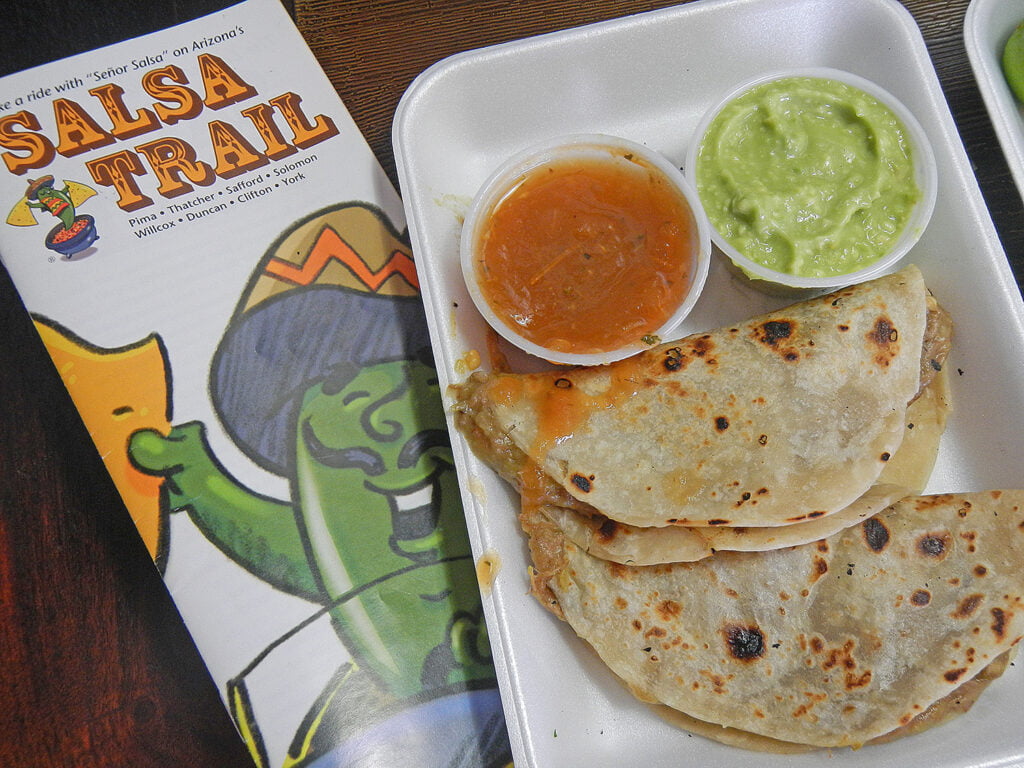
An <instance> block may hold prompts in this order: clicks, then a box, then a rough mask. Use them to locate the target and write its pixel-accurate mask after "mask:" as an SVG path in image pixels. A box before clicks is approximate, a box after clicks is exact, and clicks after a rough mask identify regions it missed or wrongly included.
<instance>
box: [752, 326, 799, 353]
mask: <svg viewBox="0 0 1024 768" xmlns="http://www.w3.org/2000/svg"><path fill="white" fill-rule="evenodd" d="M793 330H794V329H793V322H792V321H790V320H769V321H768V322H765V323H762V324H761V325H760V326H759V327H758V328H755V329H754V334H755V338H756V339H757V340H758V341H760V342H761V343H762V344H767V345H768V346H769V347H777V346H778V345H779V342H780V341H782V340H783V339H788V338H789V337H791V336H792V335H793Z"/></svg>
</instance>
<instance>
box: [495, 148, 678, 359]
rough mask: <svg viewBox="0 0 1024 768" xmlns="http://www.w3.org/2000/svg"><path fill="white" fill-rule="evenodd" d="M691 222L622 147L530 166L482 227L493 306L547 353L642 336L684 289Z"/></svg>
mask: <svg viewBox="0 0 1024 768" xmlns="http://www.w3.org/2000/svg"><path fill="white" fill-rule="evenodd" d="M697 244H698V240H697V227H696V223H695V221H694V217H693V213H692V212H691V210H690V207H689V205H688V204H687V201H686V200H685V199H684V198H683V196H682V194H681V193H680V192H679V191H678V189H677V188H676V187H675V186H674V185H673V184H672V182H671V181H670V180H669V179H668V178H667V177H666V176H665V174H664V173H663V172H662V171H660V170H659V169H657V168H654V167H652V166H649V165H647V164H645V163H643V162H642V161H640V159H639V158H635V157H633V156H632V155H629V154H628V153H623V154H622V155H619V156H616V157H612V156H608V157H586V158H579V157H577V158H568V159H565V160H558V161H552V162H550V163H548V164H546V165H543V166H540V167H538V168H536V169H533V170H532V171H531V172H529V173H527V174H525V175H524V177H523V178H522V179H521V180H520V182H519V183H518V184H517V185H516V186H515V187H514V188H513V189H512V190H511V191H510V192H509V193H508V194H507V195H505V197H503V198H502V199H501V200H500V202H499V203H497V204H496V206H495V207H494V210H493V211H492V212H491V215H490V217H489V219H488V222H487V223H486V224H485V225H484V227H483V228H482V229H481V234H480V239H479V247H478V248H477V251H476V253H477V256H476V270H477V277H478V283H479V286H480V290H481V292H482V293H483V295H484V297H485V299H486V301H487V303H488V304H489V305H490V307H491V309H492V310H493V311H494V312H495V313H496V314H497V315H498V316H499V317H502V318H504V319H505V321H506V322H507V323H508V324H509V325H510V326H511V327H512V328H514V329H515V330H516V331H517V332H518V333H519V335H521V336H523V337H524V338H526V339H528V340H529V341H532V342H533V343H534V344H538V345H540V346H543V347H545V348H547V349H552V350H556V351H559V352H571V353H578V354H591V353H596V352H606V351H610V350H614V349H617V348H620V347H622V346H624V345H626V344H629V343H634V342H637V341H639V340H640V339H642V338H644V337H645V336H648V335H650V334H652V333H654V332H655V331H657V330H658V329H659V328H661V327H662V326H663V325H664V324H665V322H666V321H667V320H668V319H669V318H670V317H671V315H672V314H673V312H674V311H675V310H676V309H677V308H678V307H679V305H680V303H681V302H682V300H683V298H684V297H685V295H686V293H687V290H688V288H689V285H690V280H691V275H692V271H693V267H694V259H695V254H696V251H697Z"/></svg>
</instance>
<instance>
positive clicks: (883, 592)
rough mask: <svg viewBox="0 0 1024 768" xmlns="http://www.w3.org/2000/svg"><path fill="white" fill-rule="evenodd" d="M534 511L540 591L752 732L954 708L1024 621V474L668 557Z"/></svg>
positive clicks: (627, 674)
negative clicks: (620, 551)
mask: <svg viewBox="0 0 1024 768" xmlns="http://www.w3.org/2000/svg"><path fill="white" fill-rule="evenodd" d="M523 524H524V527H525V529H526V530H527V532H528V533H529V534H530V548H531V552H532V554H533V557H534V563H535V566H534V593H535V594H536V595H537V597H538V599H540V600H541V602H542V604H544V605H545V606H546V607H548V608H549V609H551V610H552V611H553V612H554V613H555V614H556V615H558V616H560V617H561V618H563V619H565V621H567V622H568V623H569V624H570V625H571V626H572V628H573V629H574V630H575V632H576V633H577V634H578V635H579V636H580V637H581V638H582V639H583V640H585V641H586V642H587V643H588V644H589V645H590V646H592V647H593V648H594V650H595V651H596V652H597V653H598V655H599V656H600V657H601V659H602V660H603V661H604V663H605V664H607V666H608V667H609V668H610V669H611V671H612V672H614V673H615V675H617V676H618V677H619V678H621V680H623V681H624V682H625V683H626V684H627V685H628V686H629V687H630V689H631V690H632V691H633V692H634V693H635V694H636V695H637V696H638V697H639V698H641V699H642V700H644V701H648V702H658V703H660V704H662V705H665V706H667V707H670V708H671V709H673V710H676V711H677V712H679V713H683V715H682V716H681V718H680V719H681V720H682V724H683V725H684V727H692V728H694V730H696V731H697V732H699V733H702V734H703V735H707V736H710V737H711V738H719V737H720V738H722V740H724V741H727V742H728V743H734V744H737V745H739V746H751V747H753V748H758V749H773V748H776V747H778V746H785V745H787V744H788V745H810V746H813V747H842V746H853V747H857V746H860V745H862V744H865V743H868V742H870V741H872V740H875V739H879V738H883V737H885V736H886V735H887V734H889V735H890V737H891V736H893V735H900V734H902V733H906V732H912V731H913V730H914V729H915V727H918V726H920V727H924V726H927V725H929V724H935V723H937V722H941V721H942V720H943V718H944V717H947V716H949V715H950V714H955V713H956V712H957V711H961V710H962V709H963V708H964V706H965V704H964V703H963V702H961V703H960V705H959V709H958V708H957V701H958V700H959V699H960V698H961V697H960V696H959V695H957V694H958V692H960V691H961V690H962V691H963V694H964V695H963V698H964V699H965V700H969V699H970V697H972V696H975V695H976V694H977V692H978V689H980V687H983V685H982V684H983V683H984V682H986V680H985V678H979V681H976V682H975V683H972V684H971V685H970V686H968V687H965V686H966V685H967V684H968V683H969V682H970V681H972V680H974V679H975V678H976V677H979V675H980V674H981V673H982V672H983V671H984V675H985V677H992V676H995V675H997V674H998V672H999V669H1000V666H1001V665H1003V664H1005V660H1006V659H1005V654H1006V653H1007V652H1008V651H1009V650H1010V649H1011V648H1012V647H1013V646H1014V645H1015V644H1016V643H1017V642H1018V640H1019V639H1020V637H1021V635H1022V633H1024V567H1022V565H1024V491H1020V490H1015V491H987V492H981V493H970V494H945V495H935V496H915V497H909V498H906V499H903V500H901V501H899V502H897V503H896V504H894V505H892V506H891V507H889V508H888V509H886V510H884V511H883V512H881V513H879V514H877V515H875V516H873V517H871V518H868V519H867V520H865V521H863V522H861V523H859V524H857V525H855V526H853V527H850V528H846V529H844V530H842V531H840V532H839V533H836V534H834V535H832V536H829V537H827V538H825V539H822V540H820V541H818V542H812V543H809V544H804V545H800V546H796V547H786V548H783V549H776V550H772V551H769V552H757V553H745V552H724V553H717V554H716V555H715V556H714V557H710V558H707V559H704V560H701V561H699V562H696V563H678V564H669V565H657V566H624V565H620V564H617V563H612V562H609V561H606V560H601V559H599V558H595V557H593V556H591V555H588V554H587V553H586V552H584V551H583V550H582V549H580V548H579V547H577V546H576V545H574V544H572V543H571V542H569V541H568V540H567V539H565V537H564V536H563V535H562V534H561V533H560V532H558V531H557V529H554V528H553V527H552V526H551V524H550V522H549V521H547V519H546V518H544V517H543V516H542V515H540V514H539V513H538V512H537V511H536V510H534V511H533V512H532V513H527V514H524V519H523ZM972 688H973V689H974V690H972ZM968 705H969V704H968ZM701 724H703V725H701ZM764 739H768V740H771V741H768V742H765V741H764ZM775 742H779V744H776V743H775ZM783 751H786V750H783Z"/></svg>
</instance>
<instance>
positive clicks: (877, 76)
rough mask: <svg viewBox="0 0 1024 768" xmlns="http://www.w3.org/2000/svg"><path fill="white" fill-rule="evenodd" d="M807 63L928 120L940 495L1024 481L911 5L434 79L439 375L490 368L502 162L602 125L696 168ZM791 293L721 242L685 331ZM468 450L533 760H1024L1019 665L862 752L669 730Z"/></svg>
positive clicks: (1001, 349) (845, 2)
mask: <svg viewBox="0 0 1024 768" xmlns="http://www.w3.org/2000/svg"><path fill="white" fill-rule="evenodd" d="M1014 1H1015V2H1018V0H1014ZM997 2H998V3H1005V4H1007V5H1010V4H1011V0H997ZM794 66H827V67H835V68H838V69H845V70H847V71H850V72H854V73H856V74H859V75H861V76H863V77H866V78H868V79H870V80H873V81H875V82H876V83H878V84H879V85H881V86H882V87H883V88H885V89H886V90H888V91H890V92H891V93H892V94H894V95H895V96H896V97H897V98H898V99H900V100H902V101H903V102H904V103H905V104H906V105H907V106H908V107H909V108H910V109H911V110H912V111H913V113H914V114H915V115H916V117H917V119H918V120H919V121H920V122H921V123H922V124H923V125H924V128H925V130H926V132H927V134H928V136H929V138H930V140H931V142H932V144H933V146H934V150H935V155H936V160H937V162H938V171H939V192H938V199H937V202H936V208H935V215H934V216H933V218H932V220H931V223H930V224H929V226H928V228H927V230H926V231H925V233H924V236H923V237H922V238H921V240H920V242H919V243H918V244H917V245H916V246H915V247H914V249H913V250H912V251H911V252H910V254H909V255H908V257H907V259H906V260H905V261H907V262H910V261H912V262H914V263H916V264H918V265H919V266H920V267H921V270H922V271H923V273H924V275H925V278H926V281H927V283H928V285H929V287H930V288H931V289H932V290H933V291H934V292H935V294H936V295H937V297H938V299H939V300H940V302H941V303H942V304H943V305H944V306H945V307H946V308H947V309H948V310H949V311H950V312H951V313H952V316H953V318H954V320H955V322H956V328H957V331H956V339H955V349H954V352H953V354H952V358H951V360H950V366H951V367H950V371H951V379H952V388H953V396H954V405H955V412H954V414H953V415H952V417H951V419H950V421H949V426H948V430H947V432H946V434H945V436H944V437H943V443H942V448H941V451H940V455H939V459H938V463H937V466H936V469H935V473H934V475H933V477H932V481H931V483H930V486H929V488H928V490H929V491H932V492H939V491H970V490H984V489H992V488H1008V487H1019V486H1020V485H1021V484H1022V483H1024V450H1022V446H1021V435H1022V434H1024V386H1021V383H1020V379H1019V372H1020V371H1022V370H1024V343H1022V339H1024V306H1022V303H1021V299H1020V294H1019V292H1018V289H1017V286H1016V283H1015V281H1014V278H1013V275H1012V273H1011V271H1010V268H1009V265H1008V263H1007V261H1006V257H1005V254H1004V253H1003V252H1002V249H1001V246H1000V244H999V241H998V239H997V236H996V233H995V230H994V228H993V226H992V223H991V220H990V218H989V215H988V212H987V210H986V208H985V205H984V202H983V200H982V197H981V194H980V192H979V190H978V187H977V183H976V181H975V178H974V176H973V174H972V172H971V169H970V165H969V162H968V159H967V156H966V154H965V152H964V149H963V145H962V144H961V143H960V139H959V136H958V134H957V131H956V128H955V126H954V123H953V120H952V118H951V116H950V113H949V110H948V107H947V105H946V102H945V99H944V98H943V95H942V92H941V89H940V86H939V82H938V79H937V77H936V75H935V71H934V68H933V67H932V64H931V61H930V59H929V56H928V52H927V50H926V48H925V44H924V41H923V39H922V37H921V35H920V32H919V30H918V28H917V26H916V24H915V22H914V20H913V18H912V17H911V15H910V14H909V13H908V12H907V11H906V9H905V8H903V7H902V6H901V5H899V4H898V3H897V2H895V0H702V1H701V2H695V3H689V4H685V5H681V6H677V7H674V8H669V9H666V10H664V11H656V12H652V13H647V14H641V15H636V16H631V17H626V18H623V19H619V20H614V21H611V22H605V23H601V24H597V25H593V26H588V27H582V28H578V29H570V30H566V31H563V32H558V33H554V34H550V35H544V36H541V37H537V38H532V39H527V40H522V41H518V42H513V43H508V44H504V45H499V46H496V47H492V48H487V49H483V50H477V51H471V52H468V53H463V54H458V55H455V56H452V57H450V58H448V59H446V60H444V61H441V62H440V63H438V64H436V65H434V66H433V67H431V68H430V69H428V70H427V71H425V72H424V73H423V74H422V75H420V77H418V78H417V79H416V81H415V82H414V83H413V84H412V85H411V86H410V88H409V90H408V91H407V93H406V94H405V96H404V97H403V99H402V102H401V104H400V105H399V108H398V111H397V113H396V117H395V124H394V132H393V138H394V144H395V154H396V158H397V161H398V173H399V179H400V182H401V189H402V193H403V197H404V201H405V207H406V213H407V216H408V220H409V231H410V237H411V239H412V246H413V252H414V253H415V254H416V258H417V261H418V267H419V274H420V279H421V287H422V292H423V298H424V302H425V304H426V308H427V318H428V322H429V324H430V331H431V337H432V340H433V344H434V353H435V355H436V357H437V362H438V372H439V375H440V378H441V384H442V388H444V387H446V386H447V385H448V384H450V383H453V382H456V381H459V380H461V379H462V378H464V376H465V362H466V361H467V360H468V359H469V358H470V357H471V356H470V355H469V353H470V352H471V351H473V350H475V351H477V352H479V353H480V354H481V357H482V358H483V361H484V365H485V366H486V365H487V362H488V360H487V357H488V356H487V341H486V339H487V334H486V331H485V327H484V321H483V320H482V318H481V317H480V316H479V315H478V314H477V312H476V310H475V309H474V308H473V303H472V302H471V301H470V298H469V295H468V293H467V291H466V288H465V285H464V283H463V280H462V277H461V274H460V270H459V254H458V244H459V234H460V229H461V215H462V214H463V213H464V212H465V210H466V209H467V208H468V205H469V202H470V199H471V198H472V196H473V195H474V193H475V192H476V191H477V189H478V187H479V186H480V184H481V183H482V182H483V180H484V179H485V178H486V177H487V176H488V174H489V173H490V172H491V171H492V170H493V169H494V168H495V167H496V166H497V165H498V164H499V163H500V162H501V161H503V160H504V159H505V158H507V157H508V156H509V155H511V154H513V153H515V152H516V151H518V150H520V149H522V148H523V147H526V146H529V145H531V144H535V143H537V142H539V141H541V140H543V139H546V138H549V137H551V136H554V135H557V134H564V133H579V132H587V133H601V132H604V133H611V134H616V135H619V136H624V137H626V138H630V139H633V140H635V141H639V142H642V143H645V144H648V145H649V146H651V147H653V148H655V149H657V150H659V151H661V152H662V153H664V154H665V155H666V156H668V157H669V158H670V159H671V160H672V161H673V162H675V163H677V164H681V162H682V160H683V158H684V157H685V154H686V148H687V145H688V144H689V142H690V141H691V138H692V136H691V134H692V132H693V130H694V128H695V127H696V124H697V122H698V120H699V119H700V117H701V115H702V114H703V113H704V111H705V110H706V109H707V108H708V107H709V106H710V105H712V104H714V103H715V102H716V101H717V100H718V99H719V97H720V96H721V95H722V94H723V93H724V92H725V91H727V90H728V89H729V88H731V87H732V86H733V85H734V84H735V83H738V82H740V81H742V80H746V79H748V78H750V77H751V76H753V75H756V74H757V73H759V72H761V71H766V70H772V69H780V68H784V67H794ZM783 303H784V302H783V301H782V300H779V299H771V298H769V297H767V296H764V295H761V294H759V293H757V292H755V291H752V290H751V289H749V288H748V287H745V286H741V285H739V284H738V283H737V282H736V281H735V280H734V279H733V278H731V277H730V276H729V274H728V273H727V272H726V271H725V269H724V268H723V266H722V264H721V257H720V256H719V257H718V258H716V261H715V264H714V265H713V266H712V269H711V274H710V275H709V278H708V283H707V287H706V289H705V292H704V295H703V297H702V299H701V300H700V301H699V302H698V304H697V306H696V308H695V310H694V312H693V313H692V314H691V315H690V316H689V318H687V320H686V322H685V324H684V326H683V328H682V330H681V332H680V335H683V334H685V333H690V332H694V331H698V330H704V329H708V328H713V327H717V326H719V325H722V324H725V323H730V322H735V321H737V320H742V319H745V318H747V317H749V316H751V315H754V314H756V313H759V312H761V311H763V310H766V309H768V308H771V307H775V306H780V305H781V304H783ZM453 447H454V451H455V459H456V463H457V470H458V473H459V476H460V479H461V482H462V488H463V501H464V503H465V507H466V517H467V523H468V526H469V533H470V537H471V540H472V544H473V548H474V554H475V555H476V557H477V558H479V557H481V556H482V555H484V554H485V553H492V554H496V555H497V556H498V557H499V558H500V562H501V570H500V571H499V572H498V574H497V576H496V578H495V579H494V581H493V585H492V586H491V588H489V589H487V588H485V589H484V610H485V613H486V618H487V622H488V626H489V629H490V633H491V643H492V647H493V649H494V658H495V665H496V668H497V673H498V677H499V685H500V688H501V693H502V697H503V702H504V705H505V715H506V719H507V721H508V726H509V733H510V737H511V740H512V746H513V750H514V753H515V758H516V766H517V768H529V767H531V766H537V767H544V768H548V767H550V768H571V767H572V766H619V765H644V766H647V768H658V767H659V766H665V767H666V768H667V767H668V766H673V767H675V766H680V765H689V766H702V768H709V767H713V766H736V765H748V764H750V765H764V766H794V767H797V768H799V767H801V766H812V765H813V766H819V765H822V764H823V763H824V762H827V764H828V765H832V766H837V767H838V766H852V765H856V766H872V767H873V768H886V767H887V766H892V767H893V768H897V767H898V768H906V766H908V765H921V766H925V765H927V766H932V767H933V768H943V767H950V768H952V766H958V767H964V766H972V767H976V768H980V766H987V767H988V766H997V765H998V766H1010V765H1024V707H1021V706H1020V700H1021V699H1020V697H1021V684H1022V675H1021V669H1020V667H1021V664H1020V663H1018V664H1017V666H1016V667H1013V668H1011V669H1010V670H1009V671H1008V672H1007V674H1006V675H1005V676H1004V677H1003V678H1002V679H1001V680H999V681H997V682H996V683H995V684H994V685H993V686H992V687H991V688H990V689H989V690H988V691H987V692H986V693H985V695H984V696H983V697H982V698H981V700H980V701H979V702H978V704H977V705H976V706H975V707H974V708H973V709H972V710H971V711H970V712H969V713H968V714H966V715H964V716H962V717H960V718H957V719H956V720H955V721H953V722H951V723H949V724H947V725H946V726H944V727H941V728H939V729H936V730H933V731H929V732H927V733H926V734H924V735H922V736H916V737H910V738H906V739H903V740H900V741H897V742H895V743H893V744H889V745H882V746H874V747H870V748H865V749H862V750H859V751H850V750H835V751H834V752H832V753H824V752H816V753H810V754H806V755H796V756H771V755H756V754H755V753H751V752H745V751H743V750H738V749H734V748H730V747H726V746H722V745H720V744H717V743H714V742H711V741H708V740H705V739H702V738H700V737H696V736H689V735H688V734H687V733H685V732H683V731H680V730H678V729H676V728H674V727H672V726H670V725H667V724H666V723H664V722H663V721H661V720H660V719H659V718H658V717H657V716H655V715H654V714H652V712H651V711H650V710H649V709H648V708H647V707H646V706H645V705H643V704H641V703H639V702H638V701H636V700H635V699H634V698H633V697H632V696H631V695H630V694H629V693H628V692H627V691H626V689H625V688H624V686H622V685H621V684H620V683H619V682H618V681H617V680H615V679H614V678H613V676H612V674H611V673H610V672H609V671H608V670H607V669H606V668H605V667H604V666H603V664H602V663H601V662H600V660H599V659H598V658H597V657H596V655H595V654H594V653H593V652H592V651H591V650H590V649H589V647H587V646H586V645H585V644H584V643H583V642H581V641H580V640H579V639H578V638H577V637H576V636H575V634H574V633H573V631H572V629H571V628H570V627H569V626H568V625H567V624H565V623H563V622H560V621H558V620H556V619H555V618H554V617H553V616H551V615H550V614H548V613H547V612H545V611H544V610H543V609H542V608H541V607H540V605H539V604H538V603H537V602H536V601H535V600H534V598H533V597H531V596H530V595H528V594H527V589H528V584H527V577H526V568H527V563H528V558H527V552H526V546H525V541H524V536H523V534H522V533H521V531H520V529H519V526H518V521H517V519H516V514H517V511H518V500H517V498H516V496H515V494H514V493H513V492H512V491H511V490H510V489H509V488H508V487H507V486H506V485H505V484H504V483H502V482H501V481H500V480H499V479H498V478H497V477H496V476H495V474H494V473H493V472H491V471H490V470H489V469H488V468H487V467H486V466H484V465H483V464H482V463H481V462H480V461H479V460H478V459H477V458H476V457H475V456H474V455H473V454H472V453H471V452H470V451H469V449H468V447H467V446H466V444H465V443H464V442H463V440H462V439H461V438H460V437H459V436H458V434H457V433H453Z"/></svg>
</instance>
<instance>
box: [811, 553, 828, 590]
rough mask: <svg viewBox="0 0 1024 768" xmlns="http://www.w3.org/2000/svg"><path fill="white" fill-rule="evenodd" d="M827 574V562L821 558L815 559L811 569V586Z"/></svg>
mask: <svg viewBox="0 0 1024 768" xmlns="http://www.w3.org/2000/svg"><path fill="white" fill-rule="evenodd" d="M826 573H828V562H827V561H826V560H825V558H823V557H815V558H814V564H813V566H812V568H811V584H813V583H814V582H816V581H817V580H818V579H820V578H821V577H822V576H824V575H825V574H826Z"/></svg>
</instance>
